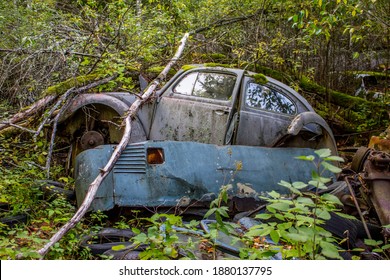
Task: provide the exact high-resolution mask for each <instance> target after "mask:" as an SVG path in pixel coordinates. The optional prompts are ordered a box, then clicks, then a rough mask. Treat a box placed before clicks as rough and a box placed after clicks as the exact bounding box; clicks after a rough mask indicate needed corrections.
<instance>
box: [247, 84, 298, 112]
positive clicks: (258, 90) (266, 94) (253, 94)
mask: <svg viewBox="0 0 390 280" xmlns="http://www.w3.org/2000/svg"><path fill="white" fill-rule="evenodd" d="M245 104H246V105H247V106H249V107H252V108H256V109H262V110H267V111H273V112H277V113H283V114H289V115H294V114H295V113H296V106H295V104H294V102H292V101H291V100H290V99H289V98H288V97H287V96H285V95H284V94H283V93H280V92H279V91H277V90H275V89H273V88H271V87H267V86H264V85H260V84H257V83H254V82H249V83H248V85H247V88H246V95H245Z"/></svg>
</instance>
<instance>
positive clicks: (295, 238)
mask: <svg viewBox="0 0 390 280" xmlns="http://www.w3.org/2000/svg"><path fill="white" fill-rule="evenodd" d="M286 236H287V237H288V238H289V239H291V241H293V242H302V243H303V242H306V241H307V236H305V235H302V234H299V233H287V234H286Z"/></svg>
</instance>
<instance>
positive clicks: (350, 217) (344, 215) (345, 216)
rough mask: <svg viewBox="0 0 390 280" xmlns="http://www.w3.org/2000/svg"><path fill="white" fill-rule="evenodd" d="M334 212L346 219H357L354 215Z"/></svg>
mask: <svg viewBox="0 0 390 280" xmlns="http://www.w3.org/2000/svg"><path fill="white" fill-rule="evenodd" d="M334 213H335V214H337V215H338V216H340V217H342V218H346V219H350V220H357V219H356V217H354V216H351V215H348V214H345V213H340V212H334Z"/></svg>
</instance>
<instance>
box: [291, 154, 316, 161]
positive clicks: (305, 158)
mask: <svg viewBox="0 0 390 280" xmlns="http://www.w3.org/2000/svg"><path fill="white" fill-rule="evenodd" d="M295 158H296V159H300V160H306V161H313V160H314V159H315V157H314V156H313V155H309V156H299V157H295Z"/></svg>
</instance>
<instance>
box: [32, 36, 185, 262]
mask: <svg viewBox="0 0 390 280" xmlns="http://www.w3.org/2000/svg"><path fill="white" fill-rule="evenodd" d="M188 37H189V33H186V34H185V35H184V36H183V38H182V39H181V41H180V46H179V47H178V49H177V51H176V53H175V55H174V56H173V57H172V59H171V60H170V61H169V63H168V64H167V65H166V66H165V68H164V70H163V71H162V72H161V73H160V74H159V75H158V77H157V78H156V79H155V80H154V81H153V82H152V83H151V84H150V85H149V87H148V88H147V90H146V91H145V92H144V93H143V94H142V96H141V98H139V99H137V100H136V101H135V102H134V103H133V104H132V105H131V106H130V108H129V110H128V111H127V112H126V117H125V119H124V124H125V131H124V133H123V137H122V139H121V141H120V143H119V144H118V145H117V146H116V148H115V150H114V152H113V154H112V156H111V158H110V159H109V161H108V162H107V164H106V166H105V167H104V168H103V169H101V170H100V173H99V175H98V176H97V177H96V178H95V180H94V181H93V182H92V183H91V184H90V185H89V188H88V192H87V194H86V196H85V198H84V201H83V202H82V203H81V205H80V207H79V209H78V210H77V212H76V213H75V215H74V216H73V217H72V218H71V219H70V220H69V221H68V222H67V223H66V224H65V225H64V226H62V227H61V228H60V229H59V231H58V232H57V233H56V234H54V235H53V236H52V238H51V239H50V241H49V242H48V243H47V244H46V245H45V246H44V247H43V248H41V249H40V250H38V253H39V254H40V255H41V256H42V258H43V257H44V256H45V255H46V254H47V252H48V251H49V249H50V248H51V247H52V246H53V245H54V244H55V243H57V242H58V241H59V240H60V239H61V238H62V237H63V236H64V235H65V234H66V233H67V232H68V231H69V230H70V229H72V228H73V227H74V226H75V225H76V224H77V223H78V222H79V221H80V220H81V219H82V218H83V217H84V215H85V213H86V212H87V210H88V209H89V207H90V205H91V203H92V201H93V199H94V198H95V195H96V192H97V190H98V188H99V186H100V185H101V183H102V181H103V180H104V178H105V177H106V176H107V175H108V174H109V173H110V171H111V170H112V168H113V167H114V165H115V163H116V161H117V160H118V158H119V157H120V155H121V153H122V151H123V150H124V149H125V148H126V146H127V144H128V143H129V140H130V134H131V122H132V119H133V118H134V117H135V115H136V114H137V112H138V110H139V108H140V107H141V105H142V104H143V103H145V102H146V101H147V100H149V98H150V97H151V96H152V95H153V94H154V93H155V90H156V88H157V86H158V85H159V84H160V83H161V81H162V80H163V79H165V77H166V76H167V74H168V72H169V70H170V69H171V67H172V66H173V65H174V64H175V63H176V62H177V60H178V59H179V58H180V56H181V54H182V53H183V50H184V47H185V44H186V41H187V39H188Z"/></svg>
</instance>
